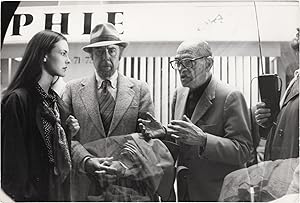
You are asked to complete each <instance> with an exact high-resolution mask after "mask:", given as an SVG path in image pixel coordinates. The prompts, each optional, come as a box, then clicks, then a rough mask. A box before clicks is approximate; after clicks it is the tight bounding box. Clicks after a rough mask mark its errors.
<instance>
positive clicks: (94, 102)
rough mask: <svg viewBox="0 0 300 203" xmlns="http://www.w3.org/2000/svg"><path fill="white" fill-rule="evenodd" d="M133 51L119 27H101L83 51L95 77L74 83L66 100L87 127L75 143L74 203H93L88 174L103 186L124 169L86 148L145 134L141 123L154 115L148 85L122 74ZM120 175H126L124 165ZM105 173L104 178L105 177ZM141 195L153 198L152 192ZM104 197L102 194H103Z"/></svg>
mask: <svg viewBox="0 0 300 203" xmlns="http://www.w3.org/2000/svg"><path fill="white" fill-rule="evenodd" d="M127 45H128V42H126V41H123V40H121V39H120V35H119V33H118V31H117V29H116V28H115V26H114V25H113V24H111V23H103V24H98V25H96V26H95V27H94V28H93V30H92V32H91V35H90V44H88V45H86V46H84V47H83V50H84V51H85V52H87V53H88V54H89V55H90V56H91V59H92V61H93V65H94V68H95V70H94V73H93V74H91V75H90V76H87V77H84V78H80V79H76V80H72V81H70V82H68V83H67V85H66V89H65V92H64V93H63V96H62V98H63V100H64V101H65V102H66V104H67V105H68V108H69V109H70V111H71V112H72V113H73V115H75V116H76V118H77V119H78V121H79V123H80V126H81V128H80V132H79V133H78V134H77V135H76V136H75V137H73V139H72V150H71V151H72V161H73V163H74V167H73V169H74V177H73V176H72V190H71V191H72V201H88V197H89V196H91V193H89V194H88V192H86V191H84V190H85V189H86V190H89V188H90V187H91V184H90V183H89V182H87V179H86V174H87V175H88V176H89V177H95V176H96V177H98V178H99V181H100V182H101V183H102V182H107V181H108V179H113V178H111V176H113V177H114V178H115V177H116V176H115V175H114V174H116V173H117V172H118V170H117V169H116V167H114V166H113V163H114V164H118V162H113V158H114V157H97V156H94V155H92V154H91V153H90V152H89V151H88V150H87V149H86V148H85V145H88V144H89V143H92V142H93V141H96V140H101V139H105V138H107V137H111V136H120V135H126V134H131V133H136V132H138V131H139V128H138V122H137V119H138V117H139V116H140V115H141V114H142V113H144V112H151V113H154V106H153V102H152V99H151V96H150V91H149V88H148V85H147V84H146V83H145V82H142V81H139V80H136V79H133V78H129V77H126V76H124V75H123V74H121V73H120V72H119V71H118V69H119V64H120V60H121V57H122V54H123V51H124V49H125V48H126V46H127ZM116 150H117V149H116ZM119 165H120V164H119ZM118 169H120V170H121V169H124V167H123V165H121V166H120V167H118ZM99 171H102V172H103V173H102V175H101V176H100V175H99V174H98V173H99ZM104 173H105V174H104ZM103 174H104V175H103ZM109 177H110V178H109ZM92 180H94V178H92ZM73 186H74V187H73ZM138 189H139V190H141V191H142V192H143V193H145V194H146V193H147V188H143V187H140V188H138ZM98 192H102V191H101V189H100V190H99V191H98ZM151 199H152V200H153V201H154V199H153V198H152V197H151Z"/></svg>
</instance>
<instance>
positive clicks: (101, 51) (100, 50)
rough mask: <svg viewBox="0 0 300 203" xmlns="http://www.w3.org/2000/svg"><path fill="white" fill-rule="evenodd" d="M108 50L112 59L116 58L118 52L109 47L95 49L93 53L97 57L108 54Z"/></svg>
mask: <svg viewBox="0 0 300 203" xmlns="http://www.w3.org/2000/svg"><path fill="white" fill-rule="evenodd" d="M106 50H108V53H109V55H110V56H112V57H115V56H116V55H117V52H118V51H117V49H116V48H115V47H109V46H104V47H97V48H94V50H93V52H94V54H95V55H96V56H102V55H103V54H104V53H105V52H106Z"/></svg>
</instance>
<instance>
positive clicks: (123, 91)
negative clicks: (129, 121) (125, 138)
mask: <svg viewBox="0 0 300 203" xmlns="http://www.w3.org/2000/svg"><path fill="white" fill-rule="evenodd" d="M132 87H133V84H132V82H130V80H129V79H127V78H126V77H125V76H123V75H122V74H120V73H119V76H118V84H117V96H116V106H115V110H114V114H113V118H112V121H111V124H110V128H109V132H108V136H109V135H110V134H111V133H112V132H113V131H114V129H115V128H116V127H117V126H118V123H119V122H120V120H121V119H122V117H123V116H124V114H125V112H126V111H127V109H128V108H129V106H130V104H131V102H132V100H133V97H134V91H133V90H132V89H131V88H132Z"/></svg>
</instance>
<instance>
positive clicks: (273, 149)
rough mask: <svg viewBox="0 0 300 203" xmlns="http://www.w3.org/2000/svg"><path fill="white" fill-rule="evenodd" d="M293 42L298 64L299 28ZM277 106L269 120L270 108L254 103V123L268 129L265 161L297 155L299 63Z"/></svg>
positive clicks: (263, 104) (261, 103)
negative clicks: (278, 108) (276, 112)
mask: <svg viewBox="0 0 300 203" xmlns="http://www.w3.org/2000/svg"><path fill="white" fill-rule="evenodd" d="M293 43H294V44H292V48H293V49H294V50H295V53H296V56H297V60H298V63H297V64H299V28H298V34H297V38H295V39H294V40H293ZM279 107H280V111H279V113H278V114H277V115H275V116H274V118H275V120H274V121H271V119H270V118H271V113H272V112H271V110H270V108H268V107H267V105H266V104H265V103H264V102H260V103H258V104H257V105H256V108H257V109H256V111H255V120H256V123H257V124H258V125H259V126H261V127H263V128H265V129H267V130H269V132H268V136H267V142H266V146H265V152H264V160H265V161H267V160H273V161H274V160H277V159H288V158H296V157H299V65H298V69H297V70H296V71H295V72H294V78H293V79H292V80H291V81H290V83H289V85H288V87H287V88H286V91H285V92H284V94H283V96H282V98H281V101H280V104H279ZM273 113H274V112H273Z"/></svg>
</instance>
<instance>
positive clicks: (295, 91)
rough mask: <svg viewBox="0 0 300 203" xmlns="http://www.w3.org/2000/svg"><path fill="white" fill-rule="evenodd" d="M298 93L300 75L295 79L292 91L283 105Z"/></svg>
mask: <svg viewBox="0 0 300 203" xmlns="http://www.w3.org/2000/svg"><path fill="white" fill-rule="evenodd" d="M298 94H299V77H298V78H297V80H296V81H295V83H294V84H293V86H292V87H291V91H290V93H289V94H288V95H287V97H286V98H285V100H284V102H283V105H282V106H285V105H286V104H287V103H288V102H289V101H290V100H291V99H292V98H294V97H295V96H297V95H298Z"/></svg>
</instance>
